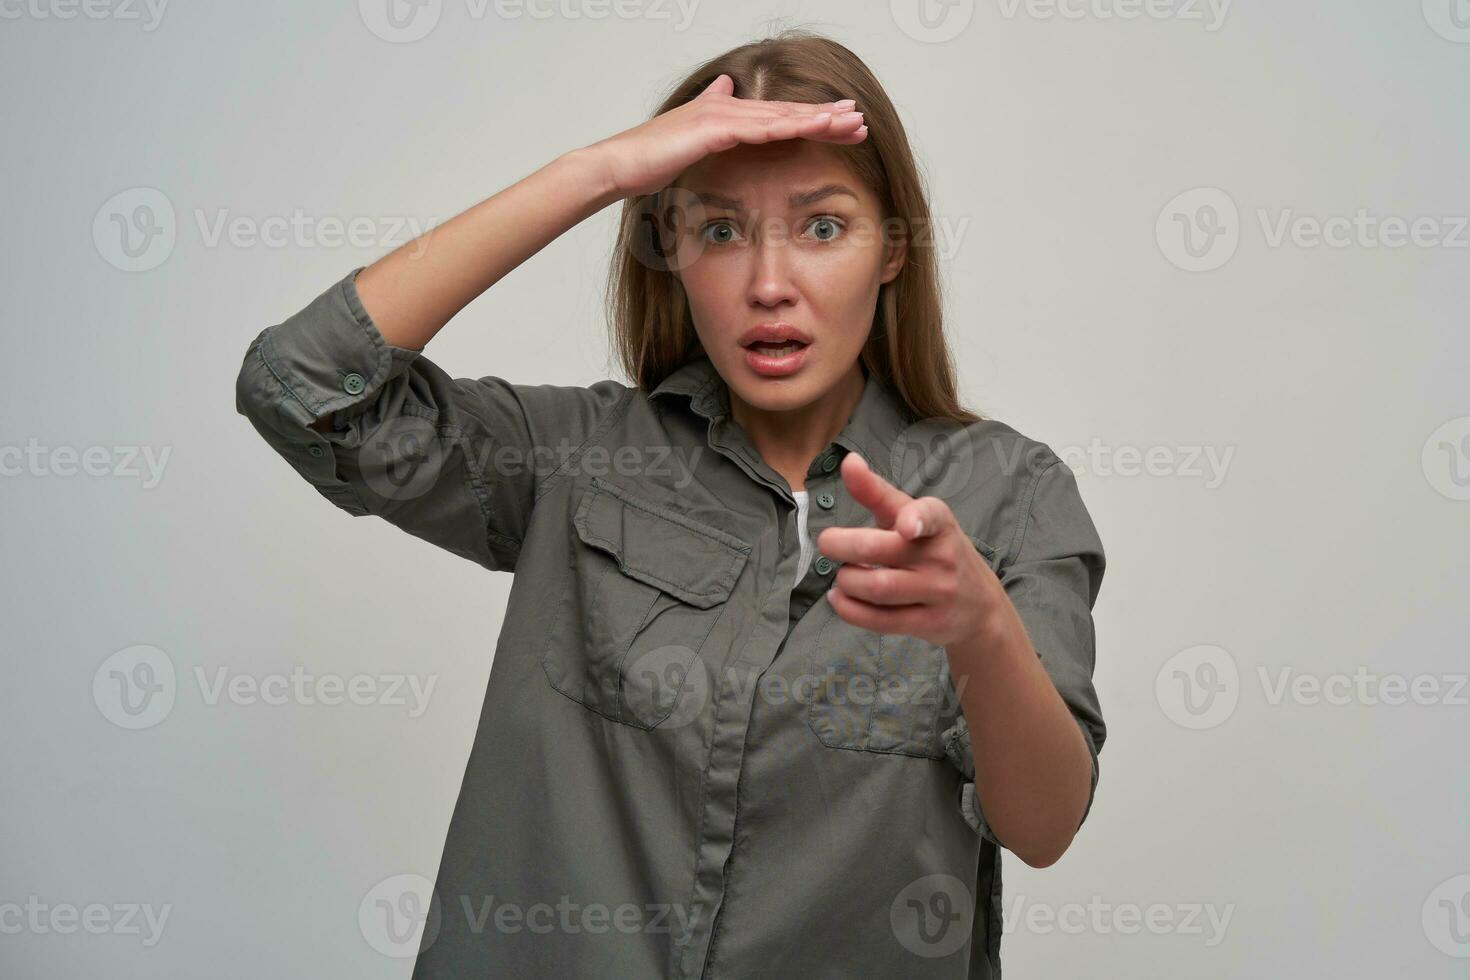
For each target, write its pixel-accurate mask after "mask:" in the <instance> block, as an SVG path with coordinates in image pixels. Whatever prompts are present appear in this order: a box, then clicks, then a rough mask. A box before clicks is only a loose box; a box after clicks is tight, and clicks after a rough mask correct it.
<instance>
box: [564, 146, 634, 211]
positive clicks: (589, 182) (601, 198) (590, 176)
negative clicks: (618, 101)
mask: <svg viewBox="0 0 1470 980" xmlns="http://www.w3.org/2000/svg"><path fill="white" fill-rule="evenodd" d="M553 164H554V165H555V166H558V167H561V168H564V169H566V170H567V171H568V172H570V173H572V174H574V175H575V176H574V178H573V180H574V182H575V183H576V184H577V186H579V187H582V188H585V189H586V192H587V213H588V215H592V214H596V213H597V212H598V211H601V210H602V209H603V208H605V207H607V206H608V205H609V204H614V203H616V202H617V201H620V200H622V199H623V198H624V197H625V196H627V195H625V194H623V193H622V191H620V190H619V189H618V186H617V183H616V182H615V181H614V180H613V176H612V172H613V171H612V166H611V162H610V160H609V159H608V155H607V153H606V151H605V150H604V149H603V144H602V143H591V144H588V145H587V146H579V147H577V148H576V149H574V150H568V151H567V152H565V153H563V154H562V155H561V156H559V157H557V158H556V160H555V161H553Z"/></svg>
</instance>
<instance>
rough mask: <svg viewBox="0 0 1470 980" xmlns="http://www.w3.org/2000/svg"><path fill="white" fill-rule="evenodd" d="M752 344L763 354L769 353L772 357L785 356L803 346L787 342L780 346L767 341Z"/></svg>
mask: <svg viewBox="0 0 1470 980" xmlns="http://www.w3.org/2000/svg"><path fill="white" fill-rule="evenodd" d="M751 346H753V347H754V348H755V349H756V350H758V351H760V352H761V353H762V354H768V355H770V356H771V357H783V356H785V355H787V354H790V353H793V352H795V351H796V350H797V349H798V348H799V347H801V345H800V344H797V343H785V344H782V345H781V346H779V347H778V346H776V345H775V344H768V343H765V342H757V343H755V344H752V345H751Z"/></svg>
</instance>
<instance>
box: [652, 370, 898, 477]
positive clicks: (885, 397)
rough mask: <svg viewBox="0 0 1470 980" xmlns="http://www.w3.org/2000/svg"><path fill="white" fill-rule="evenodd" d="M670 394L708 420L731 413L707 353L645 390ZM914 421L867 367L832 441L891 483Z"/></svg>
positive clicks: (722, 384)
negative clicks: (896, 460) (684, 398)
mask: <svg viewBox="0 0 1470 980" xmlns="http://www.w3.org/2000/svg"><path fill="white" fill-rule="evenodd" d="M670 395H688V396H689V407H690V408H691V409H692V410H693V411H694V412H696V413H697V414H699V415H701V416H703V417H704V418H707V419H710V420H711V421H719V420H722V419H726V418H728V417H729V415H730V391H729V388H728V387H727V386H726V384H725V379H724V378H722V377H720V373H719V372H718V371H716V370H715V366H714V364H713V363H712V362H711V361H710V359H709V355H708V354H707V353H700V354H698V355H697V356H695V357H694V358H693V359H691V360H689V361H686V362H684V363H683V364H681V365H680V366H679V367H677V368H675V369H674V370H673V371H672V372H670V373H669V375H668V376H667V377H665V378H664V379H663V381H661V382H659V384H658V386H657V387H655V388H654V389H653V391H652V392H650V393H649V397H650V398H667V397H668V396H670ZM912 422H913V419H912V417H911V413H910V412H909V411H908V407H907V406H906V405H905V404H904V403H903V401H902V400H901V399H900V398H899V397H898V396H897V395H896V394H895V393H894V392H893V391H892V389H890V388H889V387H888V386H887V385H885V384H883V383H882V382H881V381H879V380H878V377H877V375H875V374H873V373H872V372H871V371H869V372H868V376H867V379H866V380H865V381H864V384H863V393H862V395H861V396H860V397H859V398H858V403H857V405H856V406H855V407H854V408H853V412H852V416H851V417H850V418H849V419H848V421H847V425H845V426H844V427H843V429H842V431H841V432H840V433H838V435H837V438H836V439H834V440H833V442H834V443H836V444H837V445H839V446H842V447H843V448H844V449H848V450H853V451H856V452H859V453H861V454H862V456H863V458H864V459H865V460H867V463H868V466H870V467H871V468H872V469H873V471H874V472H875V473H877V474H878V475H879V476H881V477H883V478H884V479H885V480H887V481H889V482H890V483H893V482H895V479H894V460H893V456H894V453H895V450H896V449H897V448H898V447H897V445H896V444H897V442H898V440H899V436H900V435H901V434H902V433H903V431H904V429H905V428H907V427H908V426H909V425H910V424H912ZM813 465H814V467H815V466H816V464H815V463H814V464H813ZM818 472H819V471H818Z"/></svg>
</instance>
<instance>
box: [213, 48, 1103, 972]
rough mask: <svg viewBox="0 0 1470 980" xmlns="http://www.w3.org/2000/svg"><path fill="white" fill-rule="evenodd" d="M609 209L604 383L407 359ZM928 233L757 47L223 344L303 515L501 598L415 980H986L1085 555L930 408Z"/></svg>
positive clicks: (1054, 706)
mask: <svg viewBox="0 0 1470 980" xmlns="http://www.w3.org/2000/svg"><path fill="white" fill-rule="evenodd" d="M854 106H855V107H856V108H855V109H854ZM870 126H871V131H870V130H869V127H870ZM618 200H622V201H623V202H624V204H623V207H624V210H623V221H622V227H621V234H620V236H619V241H618V248H617V251H616V255H617V259H616V263H617V265H616V268H615V287H616V288H615V302H614V304H613V307H614V326H615V341H616V346H617V350H618V352H619V354H620V357H621V361H622V364H623V366H624V368H625V369H626V371H627V373H628V376H629V377H630V378H631V379H632V380H633V382H634V384H633V385H631V386H629V385H625V384H622V383H619V382H617V381H614V380H610V379H609V380H604V381H599V382H597V383H595V384H592V385H590V386H587V387H560V386H551V385H527V384H515V383H511V382H509V381H506V380H503V379H502V378H499V377H495V376H490V377H483V378H480V379H478V380H473V379H467V378H460V379H453V378H450V377H449V376H447V375H446V374H445V372H444V371H443V370H441V369H440V368H439V367H438V366H437V365H435V364H434V363H433V362H431V361H430V360H429V359H428V358H427V357H425V356H424V355H423V354H422V353H421V352H422V350H423V348H424V346H425V345H426V344H427V343H428V342H429V340H431V339H432V338H433V337H434V336H435V335H436V334H437V333H438V331H439V330H440V328H442V327H443V326H444V325H445V323H447V322H448V321H449V320H450V319H451V318H452V317H453V316H454V315H455V313H457V312H458V311H459V310H460V309H462V308H463V307H464V306H465V305H466V304H467V303H469V302H470V300H472V299H474V298H475V297H476V296H478V295H479V294H480V293H481V292H483V291H484V290H485V289H487V288H489V287H490V286H491V285H493V284H494V283H495V282H497V281H498V280H499V279H500V278H501V277H502V276H504V275H505V274H506V273H508V272H510V271H511V270H512V269H514V268H515V267H516V266H517V265H519V264H520V263H521V262H523V261H525V260H526V259H527V258H529V257H530V256H531V255H533V254H535V253H536V252H537V251H538V250H539V249H541V248H542V247H543V246H544V245H546V244H547V243H548V242H550V241H551V240H553V239H554V238H556V237H557V236H558V235H560V234H561V233H562V232H564V231H566V230H567V229H568V228H570V227H572V226H573V225H575V224H576V223H577V222H579V221H581V220H582V219H584V218H586V217H588V216H589V215H591V214H594V213H596V212H597V211H598V210H600V209H601V208H603V207H605V206H606V205H608V204H610V203H613V202H615V201H618ZM928 226H929V214H928V208H927V204H926V202H925V199H924V194H923V191H922V188H921V186H920V182H919V179H918V176H917V174H916V170H915V165H914V162H913V159H912V155H911V153H910V149H909V147H908V145H907V143H906V139H905V136H904V133H903V129H902V127H901V125H900V123H899V120H898V117H897V114H896V113H895V111H894V108H893V106H892V105H891V104H890V102H889V100H888V98H887V97H886V95H885V94H884V92H883V90H882V88H881V87H880V86H879V85H878V83H877V81H876V80H875V79H874V78H873V76H872V75H871V73H870V72H869V71H868V69H867V68H866V66H865V65H863V63H862V62H861V61H860V60H859V59H858V58H857V57H856V56H855V55H854V54H853V53H852V52H850V51H849V50H847V49H846V48H844V47H842V46H841V45H839V44H836V43H834V42H832V41H830V40H828V39H825V38H822V37H820V36H817V35H812V34H809V33H806V32H794V31H793V32H787V33H785V34H783V35H781V36H779V37H776V38H772V39H768V40H763V41H760V42H757V43H753V44H749V45H745V46H742V47H740V48H737V49H735V50H732V51H730V52H728V53H726V54H724V55H722V56H720V57H718V58H716V59H714V60H713V61H711V62H709V63H707V64H705V65H703V66H702V67H701V68H700V69H699V70H697V71H695V72H694V73H692V74H691V75H690V76H689V77H688V78H687V79H686V80H685V81H684V82H683V83H681V84H680V85H679V86H677V88H676V89H675V91H674V92H673V94H672V95H670V96H669V98H668V99H667V101H666V102H665V103H664V104H663V105H662V106H661V107H660V108H659V110H658V111H657V112H656V113H655V114H654V116H653V117H652V118H651V119H649V120H648V121H647V122H645V123H643V124H642V125H639V126H637V127H635V128H633V129H630V130H627V131H626V132H621V133H618V134H617V135H615V136H612V137H609V138H607V139H605V140H602V141H600V142H597V143H594V144H592V145H590V146H586V147H582V148H579V149H575V150H572V151H570V152H568V153H565V154H563V155H562V156H560V157H558V158H556V159H555V160H553V161H552V162H551V163H550V164H548V165H547V166H545V167H544V168H542V169H541V170H539V171H537V172H536V173H534V174H532V175H530V176H529V177H526V178H525V179H523V180H521V181H519V182H518V183H516V184H514V185H512V186H511V187H509V188H507V189H505V190H503V191H501V192H500V193H498V194H496V195H495V196H493V197H491V198H489V199H487V200H485V201H483V202H481V203H480V204H478V205H476V206H474V207H472V208H470V209H469V210H468V211H466V212H464V213H463V214H461V215H459V216H457V217H456V218H454V219H452V220H451V221H449V222H447V223H445V224H443V225H441V226H440V227H438V228H437V229H435V230H434V231H432V232H430V233H429V235H428V236H426V238H425V240H421V241H416V242H411V243H409V244H408V245H405V246H404V247H402V248H399V249H398V250H396V251H395V252H393V253H392V254H390V255H387V256H386V257H384V258H382V259H380V260H378V261H377V262H375V263H373V264H372V265H370V266H367V267H365V268H360V269H354V270H353V271H352V272H351V273H349V274H348V275H347V276H346V277H345V278H343V279H342V280H341V281H340V282H338V283H336V284H334V285H333V286H331V287H330V288H329V289H327V290H326V291H325V292H323V293H322V294H321V295H320V296H318V297H317V298H316V299H315V300H314V301H313V302H312V303H311V304H309V305H308V306H307V307H306V308H305V309H303V310H301V311H300V312H298V313H296V314H295V315H294V316H292V317H290V318H288V319H287V320H285V321H284V322H283V323H280V324H278V325H276V326H273V327H270V328H268V329H266V330H264V331H262V332H261V334H260V335H259V336H258V337H257V338H256V340H255V341H254V343H253V344H252V345H251V347H250V349H249V352H248V354H247V356H246V358H245V363H244V365H243V367H242V369H241V372H240V376H239V380H238V387H237V404H238V408H239V410H240V411H241V412H242V413H244V414H245V415H246V416H247V417H248V418H249V419H250V421H251V422H252V423H253V424H254V425H255V426H256V428H257V429H258V430H259V431H260V433H261V434H262V435H263V436H264V437H265V438H266V440H267V441H268V442H269V443H270V444H271V445H272V447H274V449H275V450H276V451H277V452H279V453H280V454H281V455H283V456H284V457H285V458H286V459H287V460H288V461H289V462H290V463H291V465H292V466H293V467H295V468H296V470H297V471H298V472H299V473H301V475H303V476H304V477H305V478H306V479H307V480H309V481H310V482H311V483H312V484H313V485H314V486H316V488H317V489H318V490H319V491H321V492H322V493H323V494H324V495H325V496H326V497H327V498H328V499H330V500H332V501H333V502H334V503H336V504H337V505H338V506H339V507H341V508H342V509H344V510H346V511H348V512H349V513H352V514H374V515H377V516H379V517H382V518H383V519H385V520H388V521H390V522H392V523H393V524H395V525H397V526H399V527H401V528H403V529H404V530H406V531H408V532H409V533H411V534H414V535H417V536H419V537H421V538H424V539H425V540H428V541H431V542H433V543H434V544H436V545H439V546H441V547H444V548H447V549H449V550H451V551H453V552H455V553H456V554H459V555H462V556H464V557H466V558H469V559H471V560H473V561H476V562H478V563H479V564H481V565H483V566H484V567H485V568H488V569H491V570H501V571H512V570H513V571H514V573H515V580H514V583H513V586H512V589H511V593H510V598H509V602H508V606H507V610H506V615H505V624H504V628H503V630H502V633H501V636H500V640H499V644H498V646H497V648H496V652H495V659H494V665H493V668H492V671H491V676H490V682H489V688H488V692H487V695H486V700H485V706H484V710H483V713H482V715H481V718H480V724H479V729H478V731H477V733H476V736H475V741H474V745H473V749H472V751H471V754H470V758H469V763H468V767H467V771H466V774H465V779H464V783H463V786H462V789H461V792H460V796H459V799H458V803H457V805H456V807H455V810H454V814H453V819H452V821H451V824H450V828H449V834H448V840H447V843H446V847H445V851H444V856H443V860H442V864H441V867H440V870H439V875H438V879H437V882H436V886H435V889H434V893H433V901H434V904H433V906H432V911H431V914H430V915H428V916H427V918H426V920H425V922H424V923H423V925H424V930H423V934H422V939H421V943H420V945H419V946H418V947H417V949H418V959H417V962H416V968H415V971H414V976H415V977H416V978H420V980H426V978H430V977H451V976H453V977H460V976H489V977H532V976H535V977H541V976H545V977H683V978H694V977H732V978H733V977H747V976H753V975H760V976H767V977H771V976H783V977H784V976H791V977H817V976H854V975H863V976H870V975H871V976H903V977H998V976H1000V959H999V942H1000V931H1001V930H1000V852H999V848H1001V847H1006V848H1009V849H1010V850H1011V851H1012V852H1013V853H1015V854H1016V855H1017V856H1018V857H1020V858H1021V859H1022V860H1024V861H1025V862H1026V863H1027V864H1029V865H1032V866H1035V867H1042V866H1045V865H1048V864H1051V863H1052V862H1054V861H1056V860H1057V858H1058V857H1060V855H1061V854H1062V853H1063V851H1064V850H1065V849H1066V848H1067V846H1068V845H1069V843H1070V841H1071V840H1072V838H1073V835H1074V834H1075V833H1076V831H1077V829H1078V827H1079V826H1080V825H1081V823H1082V821H1083V819H1084V818H1085V816H1086V814H1087V811H1088V809H1089V808H1090V806H1091V802H1092V797H1093V792H1094V790H1095V788H1096V782H1097V752H1098V750H1099V749H1100V748H1101V746H1102V743H1103V738H1104V734H1105V729H1104V726H1103V722H1102V718H1101V714H1100V711H1099V707H1098V703H1097V697H1096V694H1095V692H1094V689H1093V685H1092V680H1091V673H1092V663H1093V643H1094V641H1093V629H1092V619H1091V609H1092V606H1093V602H1094V601H1095V599H1096V596H1097V591H1098V587H1099V584H1100V582H1101V579H1102V574H1103V568H1104V558H1103V550H1102V545H1101V543H1100V541H1099V539H1098V536H1097V533H1096V530H1095V529H1094V527H1093V525H1092V522H1091V521H1090V519H1089V517H1088V514H1087V511H1086V509H1085V508H1084V506H1083V504H1082V501H1081V498H1080V497H1079V495H1078V492H1077V487H1076V482H1075V478H1074V476H1073V474H1072V472H1071V470H1070V469H1069V468H1068V467H1067V466H1065V465H1062V464H1061V461H1060V459H1059V458H1058V457H1057V456H1056V454H1055V453H1053V452H1052V451H1051V450H1050V449H1049V448H1048V447H1047V446H1046V445H1045V444H1044V443H1040V442H1037V441H1035V440H1032V439H1030V438H1028V437H1026V436H1023V435H1021V434H1020V433H1018V432H1017V431H1016V430H1015V429H1013V428H1011V427H1009V426H1007V425H1005V424H1003V423H1001V422H998V421H994V420H984V419H981V418H980V417H978V416H976V415H975V414H973V413H970V412H968V411H966V410H964V409H963V408H961V407H960V406H959V405H958V403H957V401H956V396H955V378H954V374H953V369H952V365H951V362H950V354H949V350H948V347H947V345H946V343H945V340H944V336H943V333H942V329H941V320H940V302H939V297H938V289H937V281H938V280H937V274H936V268H935V260H934V254H933V252H932V250H931V249H929V248H928V247H927V234H926V233H927V230H928ZM505 329H513V327H509V326H508V327H506V328H505Z"/></svg>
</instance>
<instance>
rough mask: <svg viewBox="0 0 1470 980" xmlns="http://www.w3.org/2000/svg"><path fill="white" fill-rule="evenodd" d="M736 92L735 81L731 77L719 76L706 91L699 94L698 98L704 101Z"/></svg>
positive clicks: (707, 86) (706, 87)
mask: <svg viewBox="0 0 1470 980" xmlns="http://www.w3.org/2000/svg"><path fill="white" fill-rule="evenodd" d="M734 91H735V79H733V78H731V77H730V76H729V75H723V74H722V75H717V76H716V77H715V80H714V81H712V82H710V83H709V84H708V85H706V86H705V88H704V91H703V92H700V93H699V95H698V98H701V99H703V98H705V97H707V96H710V95H729V94H730V93H731V92H734Z"/></svg>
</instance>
